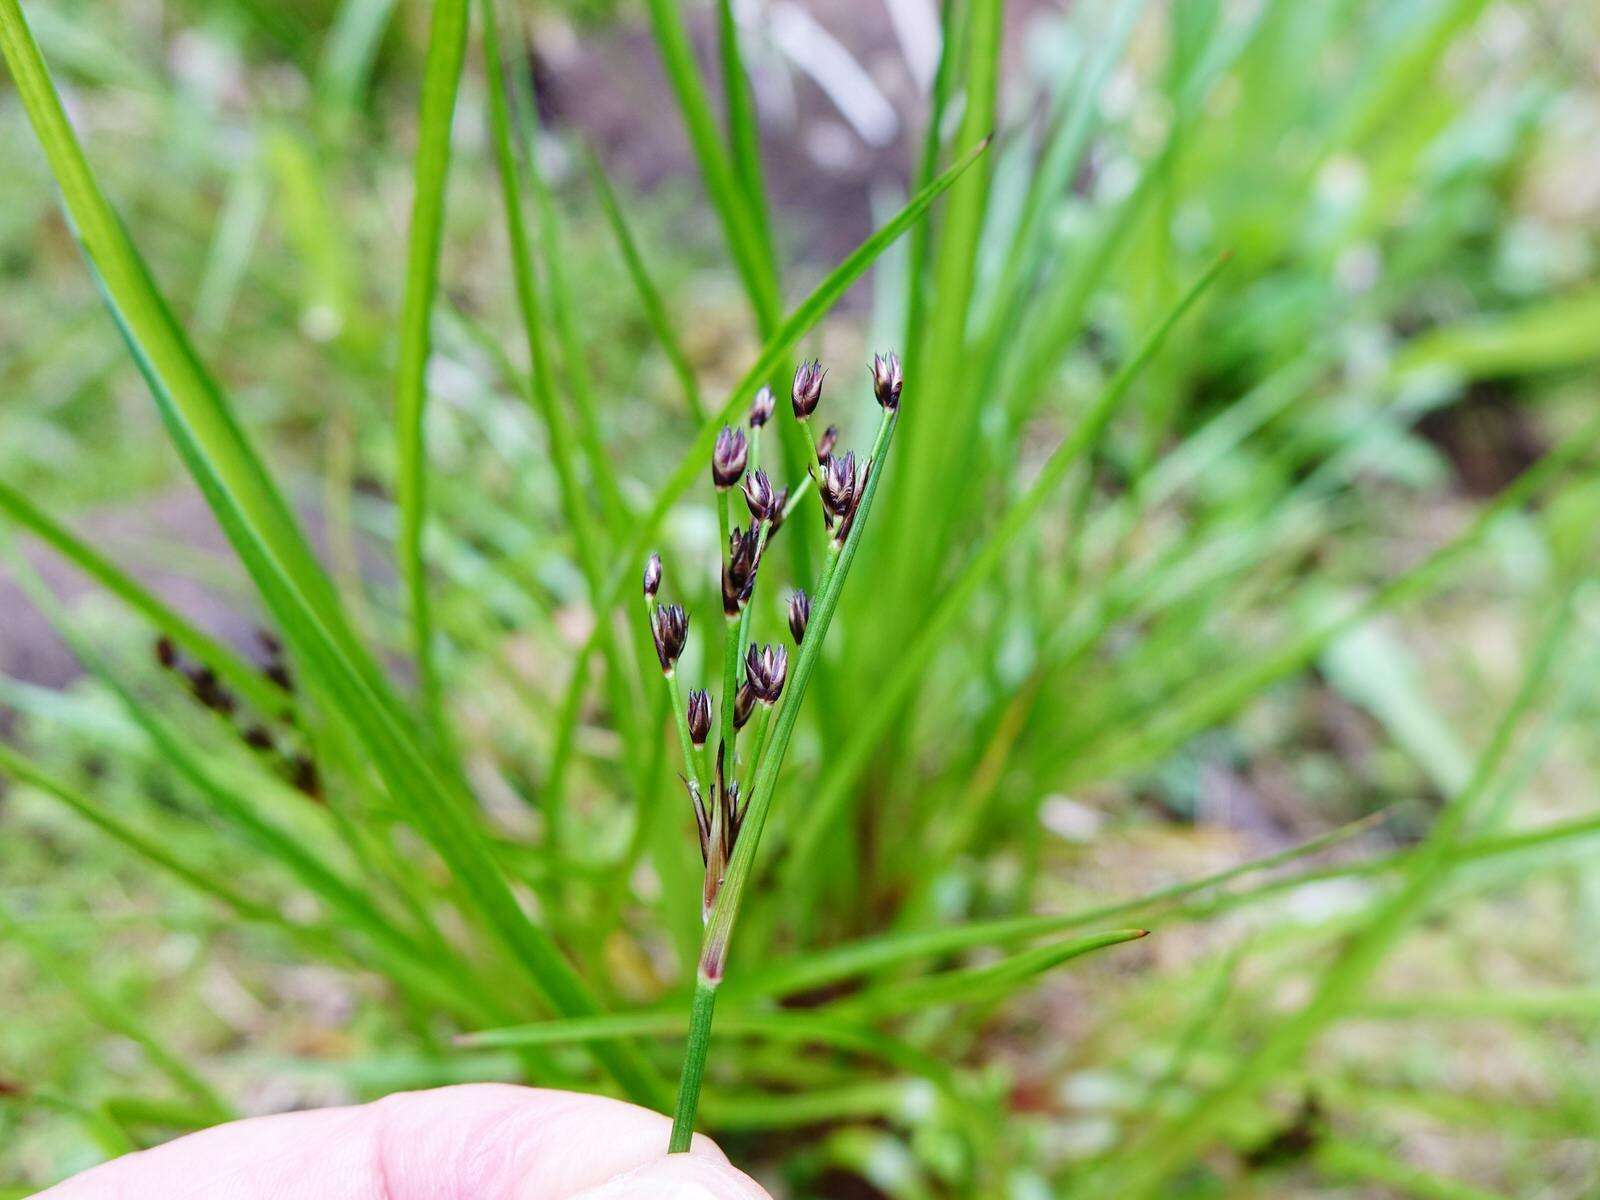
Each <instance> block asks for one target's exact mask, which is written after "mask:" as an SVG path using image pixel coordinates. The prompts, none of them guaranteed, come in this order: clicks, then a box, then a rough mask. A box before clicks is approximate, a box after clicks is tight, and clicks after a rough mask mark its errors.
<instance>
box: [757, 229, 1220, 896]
mask: <svg viewBox="0 0 1600 1200" xmlns="http://www.w3.org/2000/svg"><path fill="white" fill-rule="evenodd" d="M1226 265H1227V259H1226V258H1219V259H1217V260H1216V261H1215V262H1214V263H1213V264H1212V265H1211V267H1210V269H1208V270H1207V271H1206V272H1205V273H1204V274H1202V275H1201V276H1200V278H1199V279H1198V280H1196V281H1195V283H1194V284H1193V285H1192V286H1191V287H1190V289H1189V290H1188V292H1187V293H1185V294H1184V295H1183V297H1181V298H1180V299H1179V301H1178V302H1177V303H1176V304H1175V305H1173V307H1172V309H1171V310H1170V311H1169V312H1168V313H1167V315H1166V317H1165V318H1164V319H1163V320H1162V322H1161V324H1160V325H1158V326H1157V327H1156V328H1155V329H1154V330H1152V331H1151V332H1150V334H1149V336H1147V337H1146V339H1145V341H1144V344H1143V345H1142V346H1141V347H1140V348H1139V350H1138V352H1137V353H1136V354H1135V355H1134V356H1133V358H1131V359H1130V360H1129V361H1128V362H1127V363H1125V364H1124V365H1123V367H1122V369H1121V370H1120V371H1118V372H1117V376H1116V378H1115V379H1113V380H1112V381H1111V383H1110V384H1109V385H1108V386H1107V387H1106V389H1105V391H1104V392H1102V393H1101V394H1100V396H1099V397H1098V398H1097V399H1096V400H1095V402H1094V403H1093V404H1092V405H1091V406H1090V408H1089V411H1088V412H1087V413H1085V414H1084V415H1083V416H1082V417H1081V418H1080V419H1079V421H1078V423H1077V424H1076V425H1075V426H1074V427H1073V430H1072V432H1071V433H1070V434H1068V435H1067V436H1066V437H1065V438H1064V439H1062V442H1061V444H1060V445H1059V446H1057V447H1056V449H1055V450H1054V451H1053V452H1052V453H1051V455H1050V458H1049V460H1048V461H1047V462H1046V463H1045V465H1044V467H1043V468H1042V469H1041V470H1040V471H1039V474H1038V476H1037V477H1036V478H1035V479H1034V481H1033V483H1032V484H1031V485H1029V488H1028V490H1027V491H1026V492H1025V493H1024V494H1023V495H1022V497H1021V498H1020V499H1018V500H1017V502H1016V503H1015V504H1013V505H1012V506H1011V507H1010V508H1009V509H1007V510H1006V515H1005V517H1004V518H1003V519H1002V520H1001V522H1000V525H999V526H998V527H997V528H996V529H995V530H994V532H993V533H992V534H990V535H989V537H988V538H987V539H985V541H984V543H983V548H982V549H981V550H979V551H978V553H977V554H976V555H975V556H974V557H973V559H972V561H971V562H969V563H968V564H967V566H966V567H965V568H963V569H962V571H961V573H960V574H959V575H958V576H956V578H955V579H954V580H953V581H952V582H951V583H950V584H949V586H948V587H945V588H941V589H940V600H939V603H938V604H937V605H936V606H935V608H934V609H933V611H932V612H931V613H930V614H929V615H928V617H927V619H926V620H925V621H924V622H923V623H922V625H921V627H920V628H919V629H918V631H917V634H916V637H915V638H914V639H913V640H912V642H911V644H910V645H909V646H907V647H906V648H905V652H904V653H903V654H898V655H896V657H895V659H894V665H893V666H892V667H891V669H890V671H889V673H888V675H887V676H886V677H884V678H883V679H881V680H879V682H878V687H877V698H876V702H875V703H874V704H872V705H871V706H870V707H869V708H868V710H867V712H866V714H865V715H864V717H863V719H862V720H861V721H860V722H859V723H857V725H856V726H855V727H854V728H853V729H852V731H851V734H850V737H849V739H848V740H847V741H846V743H845V744H844V746H843V747H842V748H841V749H840V750H839V751H837V752H836V753H835V754H834V756H833V759H832V761H831V762H830V763H829V765H828V771H827V774H826V776H825V778H824V780H823V782H822V784H821V787H820V788H819V790H818V792H817V794H816V795H815V796H813V797H812V799H811V802H810V804H808V805H807V806H806V812H805V816H804V817H803V818H802V823H801V824H800V826H799V827H798V831H797V834H796V837H795V840H794V842H793V844H792V845H791V846H790V848H789V852H788V854H787V855H785V857H784V863H783V870H784V878H785V879H786V880H788V881H789V882H791V883H796V884H797V882H798V881H799V880H801V879H803V878H805V876H806V874H807V873H808V872H810V871H812V870H813V869H814V866H815V863H816V861H817V859H816V856H817V855H818V854H819V853H821V850H822V847H823V845H824V843H825V840H826V834H827V831H828V830H829V828H831V826H832V824H833V821H834V820H835V818H836V817H837V815H838V813H839V811H840V809H841V807H842V806H843V804H844V802H845V800H847V799H848V797H849V794H850V793H849V789H850V788H851V787H853V786H854V784H855V781H856V779H857V778H858V777H859V773H860V772H861V771H862V770H863V769H864V768H865V766H866V764H867V761H868V760H869V758H870V757H871V754H872V752H873V750H874V749H875V748H876V747H877V745H878V744H879V742H880V740H881V739H882V737H883V736H884V735H885V733H886V732H887V731H888V729H889V728H890V727H891V726H892V725H893V723H894V722H895V720H897V719H898V716H899V714H900V713H901V711H902V705H903V703H904V702H905V700H906V699H907V698H908V697H909V696H910V695H911V693H912V691H913V690H914V689H915V687H916V684H917V681H918V680H919V679H920V678H921V677H922V672H923V671H924V670H925V669H926V667H927V666H928V664H929V662H930V661H931V660H932V657H933V654H934V652H935V651H936V650H937V649H938V648H939V646H940V644H941V642H942V640H943V638H944V637H945V636H946V634H947V633H948V632H949V631H950V629H952V628H953V627H954V625H955V623H956V622H957V621H958V620H959V619H960V618H961V616H962V615H963V614H964V613H965V612H966V611H967V607H968V605H969V604H970V603H971V600H972V597H973V596H974V595H975V594H976V593H977V590H978V588H979V587H981V586H982V585H983V583H984V582H985V581H986V580H987V579H988V578H989V577H990V576H991V575H992V574H993V573H994V571H995V570H996V569H997V568H998V567H999V566H1000V564H1001V563H1002V562H1004V561H1005V556H1006V554H1007V552H1008V551H1009V550H1010V548H1011V546H1012V544H1013V543H1014V542H1015V541H1016V540H1017V538H1018V537H1019V536H1020V535H1021V534H1022V532H1023V530H1025V529H1026V528H1027V527H1028V526H1029V524H1030V523H1031V522H1032V521H1033V519H1034V517H1035V516H1036V515H1037V514H1038V512H1039V511H1040V509H1041V508H1043V506H1044V504H1045V502H1046V501H1047V500H1049V498H1050V496H1051V494H1052V493H1053V492H1054V491H1055V489H1056V488H1057V487H1058V486H1059V485H1060V484H1061V482H1062V481H1063V480H1064V479H1065V478H1066V477H1067V473H1068V471H1070V470H1071V469H1072V466H1073V465H1074V464H1075V463H1076V462H1077V460H1078V456H1079V455H1080V454H1081V453H1082V451H1083V450H1084V448H1085V447H1087V446H1089V445H1091V444H1092V443H1093V442H1094V440H1095V439H1096V438H1097V437H1098V436H1099V433H1100V431H1101V430H1102V429H1103V428H1104V427H1105V426H1106V424H1107V423H1108V422H1109V421H1110V420H1111V417H1112V415H1113V414H1114V413H1115V412H1116V410H1117V406H1118V405H1119V404H1120V403H1121V401H1122V398H1123V397H1124V396H1126V395H1127V394H1128V391H1129V389H1130V388H1131V387H1132V386H1133V384H1134V382H1135V381H1136V380H1137V379H1138V378H1139V376H1140V374H1141V373H1142V372H1143V370H1144V369H1145V367H1146V366H1147V365H1148V364H1149V363H1150V360H1151V359H1152V358H1154V357H1155V355H1156V354H1157V353H1158V352H1159V351H1160V349H1161V346H1162V344H1163V343H1164V342H1165V340H1166V338H1167V335H1168V334H1169V333H1170V332H1171V331H1172V328H1173V326H1174V325H1176V324H1177V323H1178V321H1179V320H1180V319H1182V317H1183V315H1184V313H1186V312H1187V311H1188V310H1189V308H1190V306H1192V305H1193V304H1194V302H1195V301H1196V300H1198V299H1199V298H1200V296H1201V295H1202V294H1203V293H1204V292H1205V290H1206V289H1207V288H1208V287H1210V286H1211V284H1212V283H1213V282H1214V281H1215V280H1216V278H1217V276H1218V275H1219V274H1220V273H1221V271H1222V269H1223V267H1224V266H1226Z"/></svg>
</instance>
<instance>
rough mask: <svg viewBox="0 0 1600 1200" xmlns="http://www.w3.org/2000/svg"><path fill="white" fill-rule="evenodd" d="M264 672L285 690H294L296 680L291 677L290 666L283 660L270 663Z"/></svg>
mask: <svg viewBox="0 0 1600 1200" xmlns="http://www.w3.org/2000/svg"><path fill="white" fill-rule="evenodd" d="M263 674H265V675H266V677H267V678H268V679H270V680H271V681H272V682H273V683H275V684H277V685H278V686H279V687H280V688H282V689H283V690H284V691H286V692H292V691H294V680H293V679H291V678H290V677H289V668H288V667H286V666H284V665H283V664H282V663H281V662H275V663H268V664H267V669H266V671H264V672H263Z"/></svg>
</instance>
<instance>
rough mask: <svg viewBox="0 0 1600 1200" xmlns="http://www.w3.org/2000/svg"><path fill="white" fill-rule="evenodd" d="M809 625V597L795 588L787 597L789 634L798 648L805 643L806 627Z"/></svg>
mask: <svg viewBox="0 0 1600 1200" xmlns="http://www.w3.org/2000/svg"><path fill="white" fill-rule="evenodd" d="M810 623H811V597H810V596H808V595H806V594H805V592H804V591H803V590H801V589H799V588H796V589H795V591H794V593H793V594H792V595H791V596H790V597H789V634H790V636H791V637H793V638H794V644H795V645H796V646H798V645H799V644H800V643H801V642H803V641H805V637H806V626H807V625H809V624H810Z"/></svg>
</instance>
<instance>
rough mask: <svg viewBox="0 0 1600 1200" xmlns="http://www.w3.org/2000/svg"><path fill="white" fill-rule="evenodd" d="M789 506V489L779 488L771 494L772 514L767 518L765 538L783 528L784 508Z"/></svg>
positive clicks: (770, 537) (768, 538)
mask: <svg viewBox="0 0 1600 1200" xmlns="http://www.w3.org/2000/svg"><path fill="white" fill-rule="evenodd" d="M788 507H789V489H788V488H779V489H778V490H777V491H776V492H774V493H773V494H772V515H771V516H770V517H768V518H767V540H768V541H771V540H772V535H773V534H775V533H777V532H778V530H780V529H782V528H783V518H784V510H785V509H786V508H788Z"/></svg>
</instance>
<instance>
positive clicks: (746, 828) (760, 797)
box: [668, 409, 899, 1153]
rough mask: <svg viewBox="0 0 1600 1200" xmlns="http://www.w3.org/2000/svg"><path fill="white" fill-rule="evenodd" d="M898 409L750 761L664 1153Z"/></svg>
mask: <svg viewBox="0 0 1600 1200" xmlns="http://www.w3.org/2000/svg"><path fill="white" fill-rule="evenodd" d="M898 415H899V410H898V409H893V410H886V411H885V412H884V415H883V422H882V424H880V425H879V426H878V436H877V438H876V439H875V441H874V442H873V446H872V462H873V464H874V466H873V469H872V470H871V471H870V472H869V473H868V474H867V482H866V487H865V489H864V491H863V492H862V495H861V500H860V504H859V506H858V508H857V510H856V514H855V519H854V521H852V523H851V526H850V532H849V534H848V535H847V536H846V538H845V541H844V545H843V546H841V547H839V548H838V549H837V550H836V551H833V552H830V555H829V563H828V565H827V566H826V567H824V571H823V581H822V583H821V585H820V586H819V587H818V589H817V597H816V600H815V601H814V602H813V604H812V609H811V621H810V624H809V625H808V626H807V627H806V636H805V638H804V640H803V641H802V642H801V643H800V652H799V656H798V658H797V660H796V662H795V667H794V674H793V676H792V677H791V679H790V681H789V686H788V687H787V688H786V689H785V690H784V694H783V699H782V700H781V701H780V705H781V707H780V708H779V710H778V717H777V721H776V723H775V724H774V725H773V729H772V735H771V748H770V749H769V750H767V752H766V753H765V754H763V755H762V756H761V759H760V761H759V762H757V763H756V765H755V782H754V783H753V784H752V786H751V791H750V798H749V800H748V801H746V812H745V819H744V824H743V825H742V826H741V828H740V832H739V840H738V842H737V843H736V845H735V847H734V852H733V860H732V862H731V863H729V865H728V870H727V874H726V875H725V877H724V878H723V881H722V886H721V887H720V888H719V889H718V890H717V898H716V902H715V903H714V904H713V905H712V909H711V914H710V917H709V919H708V920H707V922H706V932H705V938H704V940H703V941H702V942H701V945H700V970H699V974H698V976H697V979H696V983H695V993H694V1000H693V1003H692V1006H691V1008H690V1011H689V1038H688V1044H687V1046H686V1047H685V1050H684V1062H683V1075H682V1077H681V1080H680V1083H679V1087H678V1107H677V1111H676V1113H675V1114H674V1117H673V1124H672V1140H671V1142H670V1144H669V1147H668V1148H669V1151H670V1152H671V1153H680V1152H682V1151H685V1150H687V1149H688V1148H689V1139H690V1137H691V1136H692V1135H693V1132H694V1120H695V1113H696V1111H697V1110H698V1108H699V1103H700V1085H701V1081H702V1080H703V1079H704V1077H705V1066H706V1063H705V1060H706V1053H707V1051H708V1050H709V1048H710V1045H711V1016H712V1009H713V1007H714V1005H715V1002H716V988H717V985H718V984H720V983H721V982H722V975H723V968H724V966H725V965H726V961H727V954H728V942H729V939H730V938H731V937H732V934H733V925H734V922H735V920H736V919H737V918H738V915H739V902H740V900H741V899H742V898H743V896H744V890H745V887H746V886H747V885H748V884H749V882H750V879H751V875H752V871H753V869H754V865H755V855H756V848H757V846H758V845H759V844H760V841H761V830H762V827H763V826H764V825H765V824H766V819H767V810H768V809H769V808H770V806H771V804H772V796H773V792H774V790H775V789H776V787H777V782H778V772H779V770H780V769H781V768H782V766H783V757H784V754H785V753H786V752H787V751H788V748H789V739H790V737H791V736H793V734H794V727H795V723H796V721H797V720H798V719H799V715H800V705H801V703H802V701H804V699H805V694H806V685H807V684H808V683H809V682H810V679H811V675H812V672H814V671H815V670H816V668H817V663H818V661H819V660H820V659H821V655H822V643H823V641H824V639H825V638H826V637H827V633H828V626H829V624H830V623H831V622H832V620H833V614H834V612H835V610H836V609H837V608H838V607H839V596H840V594H841V593H842V592H843V590H844V582H845V579H846V578H847V577H848V576H849V574H850V564H851V562H853V561H854V559H855V554H856V550H857V548H858V547H859V545H860V542H861V533H862V531H863V530H864V529H865V528H866V523H867V516H868V514H869V512H870V511H871V509H872V503H873V499H874V497H875V496H876V494H877V490H878V485H879V483H881V482H882V480H883V468H884V464H885V463H886V462H887V461H888V454H889V445H890V442H891V441H892V439H893V437H894V429H895V424H896V421H897V418H898Z"/></svg>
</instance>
